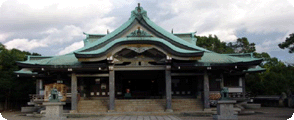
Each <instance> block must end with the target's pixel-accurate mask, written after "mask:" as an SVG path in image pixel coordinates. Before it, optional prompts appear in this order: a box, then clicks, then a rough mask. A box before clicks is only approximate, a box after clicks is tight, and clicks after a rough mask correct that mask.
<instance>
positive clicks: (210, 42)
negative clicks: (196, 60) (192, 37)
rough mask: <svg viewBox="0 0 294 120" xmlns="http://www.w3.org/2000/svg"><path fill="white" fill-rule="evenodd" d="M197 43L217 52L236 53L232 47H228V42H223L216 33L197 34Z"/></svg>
mask: <svg viewBox="0 0 294 120" xmlns="http://www.w3.org/2000/svg"><path fill="white" fill-rule="evenodd" d="M196 38H197V42H196V45H197V46H200V47H203V48H205V49H208V50H211V51H214V52H217V53H234V50H233V49H232V48H231V47H228V46H227V45H226V44H227V43H226V42H221V41H220V40H219V39H218V37H217V36H216V35H214V36H212V35H209V36H208V37H206V36H196Z"/></svg>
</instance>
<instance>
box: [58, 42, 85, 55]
mask: <svg viewBox="0 0 294 120" xmlns="http://www.w3.org/2000/svg"><path fill="white" fill-rule="evenodd" d="M83 46H84V42H83V41H80V42H75V43H73V44H71V45H70V46H68V47H66V48H64V49H63V50H61V51H60V52H59V53H58V55H63V54H67V53H70V52H72V51H74V50H77V49H79V48H82V47H83Z"/></svg>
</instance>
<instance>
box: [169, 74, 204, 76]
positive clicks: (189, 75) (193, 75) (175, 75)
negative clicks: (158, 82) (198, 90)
mask: <svg viewBox="0 0 294 120" xmlns="http://www.w3.org/2000/svg"><path fill="white" fill-rule="evenodd" d="M197 75H204V73H171V76H197Z"/></svg>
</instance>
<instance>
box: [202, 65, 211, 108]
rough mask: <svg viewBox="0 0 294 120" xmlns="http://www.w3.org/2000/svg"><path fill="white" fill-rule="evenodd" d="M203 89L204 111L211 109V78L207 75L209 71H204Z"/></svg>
mask: <svg viewBox="0 0 294 120" xmlns="http://www.w3.org/2000/svg"><path fill="white" fill-rule="evenodd" d="M203 85H204V87H203V89H204V109H209V108H210V103H209V78H208V74H207V70H205V71H204V81H203Z"/></svg>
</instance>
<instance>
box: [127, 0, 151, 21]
mask: <svg viewBox="0 0 294 120" xmlns="http://www.w3.org/2000/svg"><path fill="white" fill-rule="evenodd" d="M143 16H144V17H146V18H148V17H147V11H145V10H144V9H143V7H141V5H140V3H138V6H137V7H136V8H135V10H133V11H132V12H131V18H132V17H136V18H138V19H142V18H143ZM148 19H149V18H148Z"/></svg>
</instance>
